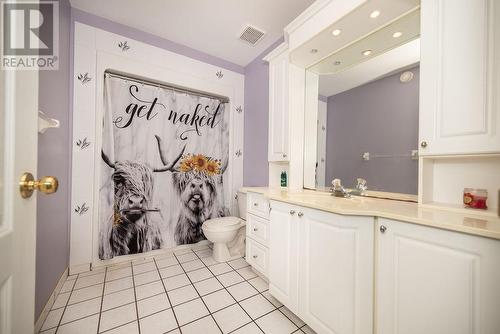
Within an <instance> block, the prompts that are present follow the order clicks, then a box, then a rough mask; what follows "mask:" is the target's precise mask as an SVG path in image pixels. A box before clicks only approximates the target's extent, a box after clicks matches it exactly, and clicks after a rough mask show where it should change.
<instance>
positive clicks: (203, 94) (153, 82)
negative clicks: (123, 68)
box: [104, 70, 229, 103]
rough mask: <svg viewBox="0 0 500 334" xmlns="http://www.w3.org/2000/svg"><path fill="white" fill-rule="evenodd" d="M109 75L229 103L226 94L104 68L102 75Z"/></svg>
mask: <svg viewBox="0 0 500 334" xmlns="http://www.w3.org/2000/svg"><path fill="white" fill-rule="evenodd" d="M106 75H107V76H111V77H115V78H120V79H124V80H128V81H134V82H137V83H140V84H143V85H148V86H155V87H161V88H166V89H169V90H172V91H174V92H179V93H189V94H191V95H196V96H200V97H207V98H210V99H217V100H219V101H221V102H222V103H229V98H228V97H227V96H222V95H216V94H211V93H207V92H204V91H201V90H196V89H191V88H186V87H182V86H177V85H172V84H168V83H164V82H161V81H156V80H152V79H146V78H144V77H139V76H133V75H130V74H126V73H122V72H117V71H110V70H106V71H105V72H104V76H106Z"/></svg>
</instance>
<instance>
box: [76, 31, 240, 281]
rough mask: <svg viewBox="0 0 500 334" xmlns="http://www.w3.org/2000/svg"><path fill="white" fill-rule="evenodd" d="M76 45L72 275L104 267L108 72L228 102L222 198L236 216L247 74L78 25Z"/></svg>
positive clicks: (128, 258) (138, 255)
mask: <svg viewBox="0 0 500 334" xmlns="http://www.w3.org/2000/svg"><path fill="white" fill-rule="evenodd" d="M74 41H75V43H74V74H73V75H74V78H73V80H74V84H73V148H72V182H71V188H72V189H71V205H72V207H71V236H70V273H71V274H73V273H77V272H82V271H87V270H89V269H90V268H91V267H92V266H99V265H102V261H101V260H99V258H98V256H97V245H98V243H97V236H98V231H99V228H98V210H97V208H98V205H97V204H98V198H99V197H98V194H99V187H98V185H99V176H100V170H99V167H100V164H99V161H100V160H99V159H100V151H101V149H100V147H101V141H102V138H101V137H102V122H101V120H102V114H103V87H104V72H105V71H106V70H108V69H111V70H115V71H119V72H123V73H129V74H132V75H135V76H138V77H145V78H150V79H152V80H156V81H160V82H165V83H170V84H175V85H178V86H183V87H189V88H193V89H196V90H199V91H204V92H208V93H212V94H217V95H221V96H227V97H229V100H230V102H229V104H228V107H227V110H229V112H230V140H229V146H230V147H229V155H230V160H229V166H228V169H227V171H226V175H225V176H224V193H225V194H226V195H227V196H226V198H225V204H226V206H227V207H229V208H230V210H231V213H232V214H234V215H236V214H237V207H238V206H237V202H236V200H235V198H234V196H233V195H234V194H236V192H237V190H238V189H239V188H240V187H241V186H242V184H243V154H244V152H243V127H244V114H245V113H244V110H243V106H244V75H243V74H240V73H237V72H232V71H228V70H226V69H221V68H219V67H217V66H214V65H210V64H207V63H204V62H201V61H198V60H195V59H192V58H189V57H186V56H183V55H179V54H176V53H173V52H170V51H167V50H164V49H161V48H158V47H154V46H152V45H149V44H146V43H142V42H140V41H136V40H132V39H130V38H126V37H123V36H120V35H117V34H113V33H110V32H108V31H105V30H101V29H98V28H95V27H91V26H88V25H85V24H82V23H79V22H75V36H74ZM137 257H144V254H142V255H141V254H137ZM123 260H124V261H126V260H128V261H130V257H127V259H123ZM116 261H120V259H115V262H116Z"/></svg>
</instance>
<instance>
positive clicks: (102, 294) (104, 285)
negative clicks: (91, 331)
mask: <svg viewBox="0 0 500 334" xmlns="http://www.w3.org/2000/svg"><path fill="white" fill-rule="evenodd" d="M107 272H108V268H106V269H105V270H104V282H103V283H102V293H101V307H100V308H99V320H98V321H97V333H99V327H101V317H102V304H103V303H104V289H105V288H106V273H107Z"/></svg>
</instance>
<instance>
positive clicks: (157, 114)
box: [99, 75, 229, 259]
mask: <svg viewBox="0 0 500 334" xmlns="http://www.w3.org/2000/svg"><path fill="white" fill-rule="evenodd" d="M104 100H105V101H104V118H103V134H102V135H103V137H102V152H101V158H102V159H101V169H100V170H101V172H100V188H99V199H100V201H99V228H100V231H99V258H100V259H109V258H112V257H114V256H118V255H127V254H135V253H143V252H148V251H151V250H155V249H160V248H171V247H174V246H177V245H182V244H190V243H196V242H198V241H201V240H204V239H205V237H204V235H203V231H202V229H201V225H202V223H203V222H204V221H205V220H207V219H210V218H216V217H221V216H224V215H226V214H227V213H228V210H227V208H226V207H224V188H225V187H224V186H223V183H224V179H225V173H224V172H225V170H226V167H227V165H228V158H229V128H228V127H229V113H228V112H226V108H225V104H224V103H222V102H221V101H219V100H218V99H217V98H207V97H200V96H197V95H191V94H189V93H179V92H175V91H173V90H170V89H168V88H161V87H158V86H154V85H149V84H141V83H138V82H136V81H132V80H127V79H124V78H120V77H115V76H112V75H106V77H105V91H104Z"/></svg>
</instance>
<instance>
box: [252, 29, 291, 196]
mask: <svg viewBox="0 0 500 334" xmlns="http://www.w3.org/2000/svg"><path fill="white" fill-rule="evenodd" d="M283 40H284V39H283V38H280V39H279V40H278V41H276V42H275V43H273V45H271V46H270V47H269V48H267V49H266V50H265V51H264V52H263V53H262V54H260V55H259V56H258V57H257V58H255V59H254V60H253V61H252V62H251V63H249V64H248V65H247V66H246V67H245V109H244V112H245V134H244V151H243V152H244V159H243V185H244V186H247V187H254V186H267V185H268V184H269V163H268V157H267V140H268V120H269V65H268V63H267V62H265V61H264V60H262V58H263V57H264V56H265V55H266V54H268V53H269V52H271V51H272V50H273V49H275V48H276V47H277V46H278V45H279V44H281V43H283Z"/></svg>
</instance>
